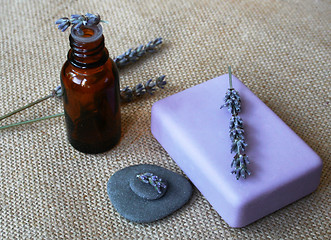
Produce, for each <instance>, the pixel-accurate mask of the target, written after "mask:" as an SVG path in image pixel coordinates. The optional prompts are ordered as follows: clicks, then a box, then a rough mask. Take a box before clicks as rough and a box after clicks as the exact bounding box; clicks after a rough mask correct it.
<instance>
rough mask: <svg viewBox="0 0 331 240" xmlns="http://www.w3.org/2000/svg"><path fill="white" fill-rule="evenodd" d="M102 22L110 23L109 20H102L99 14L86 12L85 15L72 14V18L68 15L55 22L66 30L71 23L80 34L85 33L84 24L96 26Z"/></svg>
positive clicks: (61, 28) (62, 29)
mask: <svg viewBox="0 0 331 240" xmlns="http://www.w3.org/2000/svg"><path fill="white" fill-rule="evenodd" d="M100 22H103V23H108V22H107V21H104V20H101V18H100V15H99V14H91V13H86V14H85V15H80V14H72V15H71V17H70V19H69V18H67V17H63V18H60V19H59V20H57V21H56V22H55V24H58V25H59V26H58V28H59V29H60V30H61V31H62V32H64V31H65V30H67V29H68V27H69V26H70V25H73V28H74V29H75V30H76V31H77V32H78V34H79V35H84V32H83V31H82V29H81V27H82V26H94V25H98V24H99V23H100Z"/></svg>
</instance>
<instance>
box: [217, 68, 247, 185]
mask: <svg viewBox="0 0 331 240" xmlns="http://www.w3.org/2000/svg"><path fill="white" fill-rule="evenodd" d="M229 84H230V88H229V89H228V91H227V92H226V94H225V97H224V104H223V105H222V106H221V109H222V108H223V107H226V108H227V109H228V111H229V112H230V113H231V115H232V117H231V119H230V124H229V135H230V139H231V142H232V144H231V153H235V156H234V157H233V160H232V163H231V168H232V171H231V173H232V174H235V175H236V179H237V180H239V178H240V177H242V178H243V179H245V178H246V176H247V175H251V172H250V171H249V170H248V168H247V165H248V164H249V160H248V157H247V156H246V154H243V152H244V151H245V150H246V147H247V143H246V142H245V137H244V128H243V120H242V119H241V117H240V116H238V114H239V112H240V111H241V99H240V96H239V94H238V92H237V91H236V90H234V89H233V87H232V75H231V67H230V66H229Z"/></svg>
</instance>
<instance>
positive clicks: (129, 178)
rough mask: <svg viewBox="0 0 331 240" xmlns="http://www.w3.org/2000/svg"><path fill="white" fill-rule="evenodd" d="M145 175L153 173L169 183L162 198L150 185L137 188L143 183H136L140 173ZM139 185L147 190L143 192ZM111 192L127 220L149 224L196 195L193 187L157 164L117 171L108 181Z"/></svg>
mask: <svg viewBox="0 0 331 240" xmlns="http://www.w3.org/2000/svg"><path fill="white" fill-rule="evenodd" d="M145 172H150V173H153V174H154V175H157V176H159V177H160V178H162V179H163V180H164V181H166V182H167V185H168V187H167V188H166V189H165V191H162V192H161V195H158V193H157V191H156V190H155V189H154V188H153V187H152V186H151V185H149V184H146V183H143V182H140V183H141V184H143V185H135V183H139V182H136V180H137V181H139V179H137V177H136V176H137V174H141V173H145ZM137 186H140V187H142V188H145V190H141V189H140V190H139V188H138V187H137ZM132 189H135V190H134V191H133V190H132ZM148 189H150V190H153V191H154V192H153V193H152V191H150V190H148ZM107 192H108V196H109V199H110V201H111V203H112V204H113V206H114V208H115V209H116V210H117V211H118V212H119V214H121V215H122V216H123V217H125V218H126V219H128V220H130V221H133V222H138V223H149V222H154V221H156V220H159V219H161V218H164V217H166V216H168V215H170V214H171V213H173V212H175V211H176V210H178V209H179V208H181V207H182V206H183V205H184V204H185V203H186V202H187V201H188V200H189V199H190V197H191V195H192V185H191V183H190V182H189V181H188V180H187V179H186V178H185V177H183V176H182V175H179V174H177V173H175V172H172V171H170V170H167V169H165V168H163V167H159V166H156V165H149V164H142V165H135V166H130V167H127V168H124V169H121V170H119V171H117V172H115V173H114V174H113V175H112V176H111V178H110V179H109V181H108V184H107ZM135 192H136V193H135ZM137 193H138V194H137ZM153 194H154V195H153ZM148 198H149V199H148ZM152 198H155V199H152Z"/></svg>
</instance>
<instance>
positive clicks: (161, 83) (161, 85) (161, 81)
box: [156, 75, 167, 89]
mask: <svg viewBox="0 0 331 240" xmlns="http://www.w3.org/2000/svg"><path fill="white" fill-rule="evenodd" d="M164 78H165V75H162V76H160V77H158V78H157V79H156V86H158V87H159V88H161V89H163V88H164V85H166V84H167V82H166V81H164Z"/></svg>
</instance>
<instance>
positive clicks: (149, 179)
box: [136, 172, 167, 194]
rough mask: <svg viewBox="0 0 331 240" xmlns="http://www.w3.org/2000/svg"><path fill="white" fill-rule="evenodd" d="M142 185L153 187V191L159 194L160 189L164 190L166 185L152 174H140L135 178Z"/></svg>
mask: <svg viewBox="0 0 331 240" xmlns="http://www.w3.org/2000/svg"><path fill="white" fill-rule="evenodd" d="M136 177H137V178H138V179H139V180H140V181H142V182H143V183H147V184H150V185H152V186H153V187H154V189H155V190H156V191H157V192H158V193H159V194H161V193H162V191H161V188H164V189H166V188H167V184H166V182H164V181H163V180H162V178H160V177H158V176H156V175H154V174H153V173H148V172H147V173H141V174H138V175H137V176H136Z"/></svg>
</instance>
